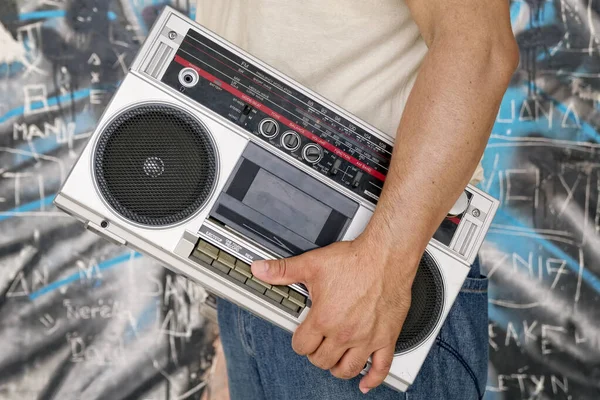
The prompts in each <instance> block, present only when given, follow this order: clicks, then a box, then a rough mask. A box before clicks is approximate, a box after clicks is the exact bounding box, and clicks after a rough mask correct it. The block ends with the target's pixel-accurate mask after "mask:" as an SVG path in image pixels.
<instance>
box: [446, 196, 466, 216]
mask: <svg viewBox="0 0 600 400" xmlns="http://www.w3.org/2000/svg"><path fill="white" fill-rule="evenodd" d="M468 205H469V198H468V197H467V192H462V193H461V194H460V196H459V198H458V200H456V203H454V205H453V206H452V208H451V209H450V211H448V215H450V216H452V217H454V216H457V215H460V214H462V213H464V212H465V210H466V209H467V206H468Z"/></svg>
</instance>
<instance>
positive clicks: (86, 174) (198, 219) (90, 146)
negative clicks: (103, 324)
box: [54, 7, 498, 390]
mask: <svg viewBox="0 0 600 400" xmlns="http://www.w3.org/2000/svg"><path fill="white" fill-rule="evenodd" d="M392 143H393V139H392V138H390V137H389V136H388V135H386V134H384V133H382V132H380V131H378V130H377V129H376V128H374V127H372V126H370V125H368V124H366V123H365V122H363V121H361V120H359V119H358V118H356V117H354V116H353V115H351V114H350V113H348V112H346V111H345V110H343V109H341V108H340V107H338V106H336V105H335V104H333V103H331V102H330V101H328V100H326V99H325V98H323V97H321V96H319V95H318V94H317V93H314V92H312V91H311V90H309V89H307V88H305V87H303V86H302V85H300V84H299V83H297V82H295V81H294V80H292V79H290V78H288V77H287V76H285V75H283V74H281V73H280V72H278V71H277V70H275V69H274V68H272V67H270V66H268V65H266V64H265V63H263V62H261V61H260V60H258V59H256V58H254V57H253V56H251V55H250V54H248V53H246V52H244V51H242V50H241V49H239V48H237V47H236V46H234V45H232V44H231V43H229V42H227V41H225V40H224V39H222V38H220V37H219V36H217V35H216V34H214V33H212V32H210V31H208V30H207V29H205V28H203V27H202V26H200V25H198V24H196V23H195V22H193V21H191V20H189V19H188V18H187V17H185V16H184V15H182V14H180V13H178V12H176V11H175V10H172V9H170V8H168V7H167V8H166V9H165V10H164V11H163V13H162V14H161V15H160V16H159V18H158V19H157V21H156V22H155V24H154V26H153V27H152V29H151V31H150V33H149V35H148V38H147V39H146V41H145V42H144V44H143V46H142V48H141V49H140V51H139V53H138V54H137V56H136V58H135V60H134V62H133V63H132V65H131V68H130V71H129V72H128V74H127V75H126V77H125V78H124V80H123V81H122V83H121V84H120V86H119V89H118V90H117V92H116V93H115V95H114V96H113V98H112V100H111V101H110V104H109V105H108V107H107V108H106V110H105V112H104V113H103V115H102V117H101V118H100V120H99V123H98V126H97V128H96V129H95V131H94V133H93V134H92V136H91V137H90V139H89V142H88V143H87V145H86V146H85V148H84V150H83V152H82V153H81V155H80V157H79V159H78V160H77V162H76V163H75V165H74V167H73V169H72V170H71V172H70V174H69V176H68V177H67V179H66V181H65V182H64V184H63V186H62V187H61V189H60V191H59V193H58V194H57V196H56V198H55V200H54V202H55V204H56V206H57V207H58V208H60V209H61V210H63V211H65V212H67V213H69V214H70V215H72V216H74V217H75V218H77V219H79V220H80V221H81V222H83V223H84V224H85V226H86V227H87V228H88V229H89V230H91V231H93V232H95V233H97V234H99V235H101V236H103V237H104V238H106V239H108V240H110V241H111V242H114V243H117V244H120V245H125V246H128V247H130V248H132V249H135V250H137V251H139V252H141V253H143V254H146V255H149V256H151V257H154V258H156V259H157V260H159V261H160V262H162V263H164V264H165V265H166V266H167V267H168V268H170V269H172V270H173V271H175V272H177V273H180V274H183V275H184V276H186V277H188V278H190V279H192V280H194V281H195V282H198V283H199V284H201V285H202V286H204V287H205V288H206V289H207V291H209V292H211V293H214V294H215V295H217V296H220V297H223V298H226V299H228V300H230V301H232V302H234V303H236V304H238V305H240V306H241V307H244V308H245V309H248V310H250V311H251V312H253V313H254V314H256V315H258V316H260V317H262V318H264V319H266V320H268V321H270V322H272V323H274V324H276V325H278V326H280V327H281V328H283V329H286V330H288V331H294V330H295V328H296V327H297V326H298V325H299V324H300V323H301V322H302V321H303V319H304V318H305V316H306V314H307V313H308V312H309V310H310V307H311V299H310V295H309V293H308V292H307V290H306V288H305V287H304V286H303V285H301V284H295V285H290V286H271V285H269V284H267V283H265V282H262V281H260V280H258V279H256V278H255V277H253V276H252V273H251V270H250V264H251V263H252V261H254V260H258V259H275V258H281V257H288V256H292V255H297V254H300V253H303V252H306V251H308V250H311V249H314V248H317V247H322V246H326V245H328V244H330V243H333V242H336V241H341V240H352V239H353V238H355V237H356V236H357V235H359V234H360V233H361V232H362V230H363V229H364V227H365V226H366V224H367V222H368V221H369V218H370V217H371V215H372V213H373V210H374V209H375V206H376V204H377V200H378V197H379V195H380V193H381V190H382V187H383V183H384V181H385V177H386V172H387V170H388V167H389V164H390V157H391V154H392ZM497 205H498V202H497V201H496V200H495V199H493V198H492V197H490V196H488V195H487V194H486V193H484V192H482V191H480V190H478V189H476V188H475V187H471V186H468V187H467V188H466V189H465V191H464V193H463V194H462V195H461V196H460V198H459V199H458V201H457V202H456V204H455V205H454V207H453V208H452V210H450V212H449V214H448V217H447V218H446V219H445V220H444V221H443V223H442V224H441V226H440V227H439V229H438V230H437V232H436V233H435V235H434V237H433V238H432V239H431V241H430V243H429V244H428V246H427V249H426V252H425V254H424V255H423V258H422V260H421V263H420V265H419V268H418V272H417V275H416V278H415V281H414V284H413V287H412V306H411V309H410V312H409V313H408V318H407V319H406V322H405V324H404V327H403V328H402V333H401V334H400V337H399V338H398V341H397V344H396V355H395V357H394V361H393V364H392V367H391V371H390V373H389V375H388V377H387V378H386V380H385V383H386V384H388V385H390V386H391V387H393V388H395V389H397V390H406V388H407V387H408V386H409V385H410V384H411V383H412V382H413V380H414V378H415V376H416V374H417V372H418V371H419V369H420V368H421V365H422V363H423V361H424V359H425V356H426V355H427V353H428V351H429V349H430V347H431V345H432V343H433V342H434V340H435V337H436V335H437V333H438V332H439V330H440V328H441V325H442V323H443V321H444V319H445V318H446V315H447V314H448V311H449V310H450V307H451V305H452V303H453V302H454V299H455V297H456V295H457V294H458V292H459V290H460V288H461V286H462V284H463V281H464V279H465V277H466V275H467V273H468V271H469V268H470V265H471V263H472V262H473V261H474V259H475V257H476V254H477V251H478V249H479V247H480V245H481V243H482V241H483V239H484V236H485V234H486V232H487V230H488V227H489V226H490V222H491V220H492V218H493V216H494V213H495V211H496V208H497ZM399 257H400V256H399ZM365 267H366V268H368V266H365ZM368 368H369V364H367V365H366V367H365V370H364V371H363V373H364V372H365V371H367V370H368Z"/></svg>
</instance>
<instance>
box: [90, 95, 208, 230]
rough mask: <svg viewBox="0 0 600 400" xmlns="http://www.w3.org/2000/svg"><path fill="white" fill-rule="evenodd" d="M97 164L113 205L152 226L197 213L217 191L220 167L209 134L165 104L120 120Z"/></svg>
mask: <svg viewBox="0 0 600 400" xmlns="http://www.w3.org/2000/svg"><path fill="white" fill-rule="evenodd" d="M94 161H95V163H94V172H95V175H96V180H97V182H98V187H99V189H100V192H101V193H102V196H103V197H104V198H105V200H106V201H107V202H108V203H109V204H110V206H111V207H112V208H113V209H114V210H115V211H116V212H117V213H119V214H120V215H121V216H123V217H125V218H127V219H129V220H131V221H134V222H138V223H140V224H144V225H151V226H162V225H170V224H174V223H177V222H179V221H182V220H184V219H186V218H187V217H189V216H190V215H192V214H194V212H195V211H196V210H198V209H199V208H200V207H201V206H202V205H203V204H204V202H205V201H206V200H207V198H208V196H209V195H210V193H211V191H212V187H213V184H214V182H215V175H216V166H217V160H216V151H215V148H214V146H213V143H212V141H211V140H210V138H209V134H208V132H207V131H206V129H205V128H204V127H203V126H202V125H201V124H200V123H199V122H198V121H197V120H196V119H195V118H193V117H192V116H191V115H189V114H187V113H186V112H184V111H181V110H179V109H176V108H173V107H169V106H165V105H160V104H151V105H143V106H139V107H136V108H133V109H130V110H128V111H125V112H123V113H122V114H120V115H118V116H117V117H116V118H115V119H114V120H113V121H112V122H111V123H110V124H109V125H108V126H107V127H106V129H105V130H104V131H103V132H102V135H101V136H100V138H99V140H98V145H97V147H96V153H95V157H94Z"/></svg>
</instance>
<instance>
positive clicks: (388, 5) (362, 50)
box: [196, 0, 483, 183]
mask: <svg viewBox="0 0 600 400" xmlns="http://www.w3.org/2000/svg"><path fill="white" fill-rule="evenodd" d="M196 20H197V21H198V22H199V23H200V24H201V25H203V26H205V27H206V28H208V29H210V30H211V31H213V32H215V33H216V34H218V35H220V36H222V37H224V38H225V39H227V40H229V41H230V42H232V43H234V44H235V45H237V46H239V47H241V48H242V49H244V50H246V51H247V52H249V53H250V54H252V55H254V56H255V57H258V58H259V59H261V60H263V61H264V62H266V63H267V64H269V65H271V66H272V67H274V68H276V69H278V70H279V71H281V72H283V73H284V74H286V75H288V76H290V77H291V78H293V79H295V80H296V81H298V82H300V83H302V84H303V85H305V86H306V87H308V88H310V89H312V90H314V91H315V92H317V93H319V94H321V95H322V96H324V97H325V98H327V99H329V100H331V101H333V102H334V103H336V104H338V105H339V106H341V107H342V108H345V109H346V110H348V111H349V112H351V113H352V114H354V115H356V116H357V117H359V118H361V119H363V120H365V121H366V122H368V123H370V124H371V125H373V126H375V127H377V128H379V129H380V130H382V131H383V132H385V133H387V134H388V135H390V136H391V137H393V138H395V137H396V130H397V128H398V123H399V122H400V118H401V117H402V111H403V110H404V105H405V104H406V100H407V97H408V95H409V93H410V90H411V89H412V87H413V84H414V81H415V79H416V75H417V72H418V68H419V65H420V64H421V61H422V60H423V57H424V56H425V54H426V53H427V46H426V45H425V42H424V40H423V38H422V37H421V34H420V32H419V29H418V28H417V25H416V24H415V22H414V21H413V19H412V17H411V15H410V11H409V9H408V7H407V6H406V4H405V3H404V1H402V0H369V1H363V0H197V9H196ZM482 173H483V171H482V169H481V165H480V166H479V167H478V169H477V171H476V172H475V174H474V176H473V179H472V181H471V183H476V182H478V181H479V180H481V177H482Z"/></svg>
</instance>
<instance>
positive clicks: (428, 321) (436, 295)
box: [396, 252, 444, 353]
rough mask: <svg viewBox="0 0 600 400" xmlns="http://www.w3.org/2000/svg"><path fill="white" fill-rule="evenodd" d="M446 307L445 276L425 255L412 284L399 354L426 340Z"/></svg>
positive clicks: (399, 343) (397, 348)
mask: <svg viewBox="0 0 600 400" xmlns="http://www.w3.org/2000/svg"><path fill="white" fill-rule="evenodd" d="M443 306H444V285H443V281H442V274H441V273H440V270H439V267H438V266H437V264H436V262H435V260H434V259H433V257H432V256H431V255H430V254H429V253H427V252H425V254H423V257H422V258H421V262H420V263H419V269H418V270H417V274H416V276H415V280H414V281H413V285H412V300H411V306H410V310H409V311H408V316H407V317H406V321H404V325H403V326H402V331H401V332H400V337H398V341H396V353H401V352H405V351H407V350H410V349H412V348H413V347H416V346H418V345H419V344H420V343H421V342H423V341H424V340H425V339H427V337H428V336H429V334H430V333H431V331H433V329H434V328H435V326H436V324H437V322H438V321H439V319H440V317H441V315H442V308H443Z"/></svg>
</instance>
